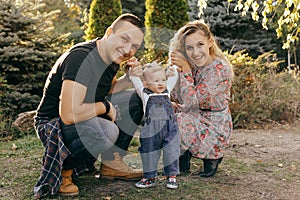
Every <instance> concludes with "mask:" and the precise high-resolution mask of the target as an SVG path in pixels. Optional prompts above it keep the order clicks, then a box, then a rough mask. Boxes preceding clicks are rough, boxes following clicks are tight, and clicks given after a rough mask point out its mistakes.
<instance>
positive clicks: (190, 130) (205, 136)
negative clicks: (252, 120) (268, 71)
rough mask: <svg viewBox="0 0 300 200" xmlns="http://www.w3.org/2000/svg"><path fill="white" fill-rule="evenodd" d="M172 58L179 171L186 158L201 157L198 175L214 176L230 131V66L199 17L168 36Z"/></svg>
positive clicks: (187, 162)
mask: <svg viewBox="0 0 300 200" xmlns="http://www.w3.org/2000/svg"><path fill="white" fill-rule="evenodd" d="M170 63H171V65H176V66H177V67H178V71H179V81H178V84H177V87H176V88H177V90H174V92H173V94H172V96H173V99H174V100H175V101H176V105H175V104H174V106H175V109H176V110H179V111H180V112H178V113H177V119H178V125H179V133H180V135H181V148H182V150H183V152H184V153H183V155H182V156H181V157H180V171H181V172H188V171H189V170H190V158H191V156H192V157H195V158H199V159H202V160H203V163H204V171H203V172H200V174H199V175H200V177H203V178H207V177H211V176H214V175H215V173H216V171H217V168H218V164H219V163H221V161H222V159H223V153H222V149H223V147H224V146H225V145H226V144H228V141H229V137H230V134H231V132H232V119H231V114H230V110H229V106H228V104H229V99H230V88H231V82H232V78H233V72H232V67H231V65H230V63H229V61H228V60H227V58H226V57H225V55H224V54H223V52H222V51H221V49H220V48H219V47H218V45H217V43H216V40H215V38H214V37H213V35H212V33H211V31H210V29H209V27H208V26H207V25H206V24H205V23H204V22H203V21H201V20H196V21H193V22H189V23H187V24H186V25H185V26H183V27H182V28H180V29H179V30H178V32H177V33H176V34H175V36H174V38H172V40H171V44H170Z"/></svg>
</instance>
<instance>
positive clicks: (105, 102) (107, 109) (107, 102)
mask: <svg viewBox="0 0 300 200" xmlns="http://www.w3.org/2000/svg"><path fill="white" fill-rule="evenodd" d="M102 103H103V104H104V106H105V109H106V110H105V113H104V114H103V115H107V114H108V113H109V111H110V103H109V101H108V100H106V99H105V100H104V101H102Z"/></svg>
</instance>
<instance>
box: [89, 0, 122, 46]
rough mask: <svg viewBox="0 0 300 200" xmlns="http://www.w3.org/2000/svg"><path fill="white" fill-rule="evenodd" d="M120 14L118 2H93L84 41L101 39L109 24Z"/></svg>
mask: <svg viewBox="0 0 300 200" xmlns="http://www.w3.org/2000/svg"><path fill="white" fill-rule="evenodd" d="M121 13H122V5H121V1H120V0H101V1H100V0H93V1H92V3H91V7H90V13H89V22H88V26H87V29H86V30H85V34H86V36H85V39H86V40H91V39H94V38H96V37H102V36H103V35H104V34H105V31H106V29H107V28H108V27H109V26H110V25H111V23H112V22H113V21H114V20H115V19H116V18H117V17H118V16H119V15H120V14H121Z"/></svg>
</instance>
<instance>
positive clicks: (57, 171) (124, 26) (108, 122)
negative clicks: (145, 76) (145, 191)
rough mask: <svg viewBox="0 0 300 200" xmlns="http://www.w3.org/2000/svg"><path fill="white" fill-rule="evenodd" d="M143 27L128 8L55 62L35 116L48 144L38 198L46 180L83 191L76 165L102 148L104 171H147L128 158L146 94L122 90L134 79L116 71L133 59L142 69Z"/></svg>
mask: <svg viewBox="0 0 300 200" xmlns="http://www.w3.org/2000/svg"><path fill="white" fill-rule="evenodd" d="M143 28H144V27H143V24H142V22H141V21H140V20H139V19H138V18H137V17H136V16H134V15H132V14H123V15H121V16H119V17H118V18H117V19H116V20H115V21H114V22H113V23H112V25H111V26H110V27H109V28H107V30H106V32H105V35H104V36H103V37H102V38H97V39H95V40H92V41H88V42H84V43H80V44H77V45H75V46H74V47H72V48H71V49H70V50H69V51H67V52H66V53H64V54H63V55H62V56H61V57H60V58H59V59H58V60H57V62H56V63H55V65H54V67H53V69H52V70H51V72H50V73H49V76H48V78H47V81H46V84H45V88H44V94H43V97H42V100H41V102H40V105H39V107H38V109H37V115H36V117H35V128H36V131H37V133H38V136H39V137H40V139H41V141H42V142H43V145H44V147H45V154H44V157H43V168H42V172H41V175H40V178H39V180H38V183H37V184H36V186H35V187H34V193H35V198H40V196H41V195H43V194H44V190H45V188H46V187H45V186H47V187H48V186H49V187H50V188H49V189H50V191H51V194H55V193H57V192H58V191H59V192H60V194H61V195H66V196H75V195H78V194H79V190H78V187H77V186H76V185H75V184H74V183H73V182H72V178H71V176H72V174H73V172H74V169H76V170H77V169H82V168H81V166H82V164H88V163H92V164H93V162H90V161H91V160H92V161H93V160H94V159H95V158H98V155H99V154H100V153H102V161H101V163H102V164H101V176H102V177H106V178H110V179H114V178H120V179H125V180H127V179H139V178H140V177H141V176H142V171H137V170H133V169H131V168H129V167H128V166H127V165H126V164H125V163H124V162H123V160H122V158H123V156H125V155H126V151H127V149H128V146H129V143H130V141H131V139H132V137H133V134H134V132H135V130H136V128H137V125H138V124H139V123H140V121H141V118H142V116H143V111H142V105H141V100H140V99H139V98H138V96H137V95H136V93H134V92H126V91H125V92H121V91H123V90H124V89H127V88H128V87H129V86H130V85H131V82H130V80H129V79H128V75H124V76H123V77H120V78H119V79H118V80H117V79H116V73H117V71H118V69H119V67H120V64H121V63H122V62H124V61H126V60H128V63H127V65H128V66H130V67H131V68H132V70H130V73H131V74H133V75H136V76H139V75H141V73H142V69H141V67H139V65H140V63H139V62H138V61H137V59H136V58H135V57H133V56H134V55H135V53H136V51H137V50H138V49H139V47H140V46H141V44H142V42H143V37H144V29H143ZM107 96H109V98H107ZM108 99H110V100H108ZM114 104H115V105H116V104H117V106H118V107H119V108H120V113H119V115H120V116H119V117H118V118H120V117H121V119H118V120H116V114H118V113H116V109H115V105H114ZM76 172H78V171H76Z"/></svg>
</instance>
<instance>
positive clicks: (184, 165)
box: [179, 150, 192, 173]
mask: <svg viewBox="0 0 300 200" xmlns="http://www.w3.org/2000/svg"><path fill="white" fill-rule="evenodd" d="M191 158H192V153H191V152H190V151H189V150H187V151H185V152H184V153H183V154H182V155H181V156H180V157H179V170H180V172H183V173H189V172H190V169H191Z"/></svg>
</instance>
